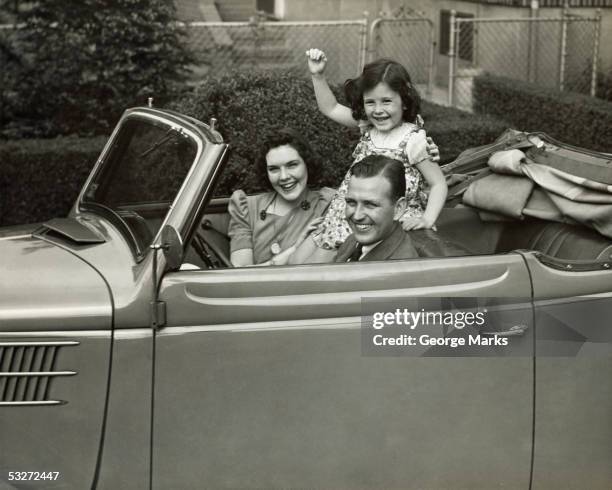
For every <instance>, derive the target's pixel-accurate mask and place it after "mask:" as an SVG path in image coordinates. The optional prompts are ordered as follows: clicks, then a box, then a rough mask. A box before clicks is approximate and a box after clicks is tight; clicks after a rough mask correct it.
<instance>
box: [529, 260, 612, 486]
mask: <svg viewBox="0 0 612 490" xmlns="http://www.w3.org/2000/svg"><path fill="white" fill-rule="evenodd" d="M526 257H527V261H528V264H529V269H530V271H531V275H532V277H533V291H534V298H535V299H534V304H535V313H536V363H535V372H536V387H535V402H536V412H535V428H534V430H535V446H534V476H533V488H534V489H538V490H539V489H553V488H554V489H556V488H589V489H609V488H612V465H611V464H610V461H612V416H611V414H612V389H610V380H611V379H612V326H611V323H610V318H612V270H610V263H609V262H605V261H601V262H593V263H584V262H583V263H571V262H568V261H560V260H551V259H550V258H548V259H547V260H546V259H544V260H542V257H541V256H540V257H539V258H538V256H536V255H534V254H533V253H530V254H527V255H526Z"/></svg>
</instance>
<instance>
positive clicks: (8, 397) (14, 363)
mask: <svg viewBox="0 0 612 490" xmlns="http://www.w3.org/2000/svg"><path fill="white" fill-rule="evenodd" d="M78 344H79V343H78V342H76V341H58V342H0V406H7V405H8V406H11V405H13V406H14V405H19V406H24V405H61V404H64V403H67V402H66V401H63V400H54V399H53V398H52V397H51V385H52V382H53V380H54V379H55V378H57V377H58V376H73V375H75V374H76V371H58V370H56V364H57V358H58V355H59V352H60V351H61V350H62V349H64V348H66V347H69V346H74V345H78Z"/></svg>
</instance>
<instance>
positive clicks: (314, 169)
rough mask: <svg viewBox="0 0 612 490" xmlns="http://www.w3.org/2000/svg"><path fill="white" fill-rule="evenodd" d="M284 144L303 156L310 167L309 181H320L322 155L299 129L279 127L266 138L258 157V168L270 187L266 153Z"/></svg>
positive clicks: (308, 167) (307, 166)
mask: <svg viewBox="0 0 612 490" xmlns="http://www.w3.org/2000/svg"><path fill="white" fill-rule="evenodd" d="M284 145H289V146H291V147H292V148H293V149H294V150H295V151H297V152H298V153H299V155H300V156H301V157H302V160H304V163H305V164H306V168H307V169H308V181H309V182H318V181H319V180H320V175H321V172H322V164H321V157H320V156H319V155H318V153H317V152H316V151H314V150H313V149H312V147H311V146H310V144H309V143H308V142H307V141H306V140H305V139H304V138H303V137H302V136H301V135H300V134H299V133H298V132H297V131H294V130H293V129H289V128H282V129H278V130H276V131H274V132H271V133H269V134H268V135H267V136H266V137H265V138H264V141H263V143H262V145H261V148H260V151H259V156H258V158H257V169H258V170H259V172H258V173H259V175H260V177H261V179H262V181H264V180H265V182H266V185H267V186H268V187H270V182H269V181H268V166H267V164H266V155H267V154H268V152H269V151H270V150H272V149H274V148H278V147H279V146H284Z"/></svg>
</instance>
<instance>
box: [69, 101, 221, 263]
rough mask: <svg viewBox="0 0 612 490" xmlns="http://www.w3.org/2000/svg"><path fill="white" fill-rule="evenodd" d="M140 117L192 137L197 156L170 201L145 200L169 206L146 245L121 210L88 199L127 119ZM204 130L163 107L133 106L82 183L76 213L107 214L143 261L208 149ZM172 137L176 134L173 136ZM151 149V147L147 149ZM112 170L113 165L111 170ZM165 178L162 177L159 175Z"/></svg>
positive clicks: (135, 256) (147, 204) (150, 203)
mask: <svg viewBox="0 0 612 490" xmlns="http://www.w3.org/2000/svg"><path fill="white" fill-rule="evenodd" d="M135 119H136V120H141V121H144V122H146V123H148V124H152V125H154V126H158V127H163V128H166V130H167V131H168V132H170V131H175V132H176V135H177V136H179V135H180V136H182V137H186V138H189V139H190V141H191V142H193V143H195V145H196V147H195V150H196V151H195V156H194V157H193V160H192V162H191V164H190V166H189V170H188V171H187V173H186V175H185V177H184V178H183V181H182V183H181V185H180V187H179V189H178V191H177V192H176V195H175V196H174V198H173V200H172V201H171V202H169V201H168V200H159V201H155V202H148V203H143V205H145V206H155V205H156V204H159V205H165V206H166V207H167V211H166V214H165V215H164V217H163V219H162V222H161V224H160V225H159V227H158V228H157V230H156V231H155V234H154V236H152V238H151V240H147V242H148V243H147V244H145V245H144V246H143V244H142V243H141V240H139V238H138V237H137V233H135V230H133V229H132V228H133V227H132V226H130V224H129V223H128V222H127V221H126V220H125V219H124V217H122V216H121V214H120V213H118V212H117V211H116V210H114V209H112V208H110V207H109V206H107V205H105V204H104V203H100V202H96V201H94V200H89V199H88V198H87V197H86V196H87V193H88V192H90V190H91V187H92V185H93V184H95V183H96V181H97V179H98V178H100V176H101V175H102V174H103V173H104V171H105V170H106V169H107V166H108V165H111V164H113V162H112V161H109V160H112V150H113V148H114V146H115V144H117V143H118V142H119V139H120V138H121V137H122V136H123V133H122V130H123V129H124V128H125V126H126V124H127V123H128V122H131V121H134V120H135ZM200 133H201V131H199V130H198V128H197V127H195V126H194V125H192V124H191V123H189V122H186V121H183V120H181V119H180V118H178V117H176V116H175V115H173V114H167V113H165V112H164V111H160V110H155V109H144V108H137V109H130V110H127V111H126V112H125V113H124V115H123V117H122V118H121V120H120V122H119V124H117V126H116V127H115V130H114V131H113V133H112V135H111V137H110V138H109V140H108V142H107V143H106V145H105V147H104V149H103V150H102V153H101V155H100V157H99V158H98V160H97V162H96V164H95V166H94V169H93V170H92V172H91V173H90V175H89V177H88V179H87V182H86V183H85V185H84V186H83V188H82V190H81V193H80V194H79V197H78V200H77V202H76V204H75V206H74V208H73V213H74V214H75V215H77V216H78V215H80V214H82V213H93V214H96V215H98V216H100V217H103V218H105V219H106V220H107V221H109V222H110V223H112V224H113V225H114V227H115V228H117V229H118V231H119V232H120V233H121V235H122V236H123V237H124V238H125V239H126V242H127V243H128V245H129V247H130V249H131V250H132V254H133V256H134V259H135V261H136V262H141V261H142V260H143V259H144V258H145V257H146V256H147V254H148V253H149V250H150V245H151V244H153V243H156V242H157V241H158V240H159V239H160V236H161V230H162V229H163V227H164V226H165V225H166V224H167V223H168V221H169V219H170V217H171V215H172V211H173V209H174V208H175V206H176V203H177V202H178V201H179V200H180V199H181V198H182V195H183V194H184V192H185V188H186V186H187V182H188V181H189V179H190V178H191V175H192V174H193V172H194V169H195V168H196V167H197V163H198V162H199V161H200V160H201V158H202V155H203V153H204V151H205V148H206V146H207V145H208V144H209V143H208V141H207V138H206V137H205V136H204V135H202V134H200ZM170 139H173V138H170ZM147 151H148V150H147ZM110 171H111V172H112V169H111V170H110ZM160 178H162V177H160Z"/></svg>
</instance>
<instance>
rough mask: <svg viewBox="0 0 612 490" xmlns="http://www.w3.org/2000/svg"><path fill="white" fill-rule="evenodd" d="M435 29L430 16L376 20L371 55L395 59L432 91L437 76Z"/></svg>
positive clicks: (416, 79) (420, 83)
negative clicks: (435, 66)
mask: <svg viewBox="0 0 612 490" xmlns="http://www.w3.org/2000/svg"><path fill="white" fill-rule="evenodd" d="M434 53H435V42H434V29H433V23H432V22H431V21H430V20H429V19H423V18H406V19H376V20H374V21H373V22H372V26H371V28H370V56H369V60H370V61H371V60H374V59H376V58H391V59H394V60H395V61H398V62H399V63H401V64H402V65H404V66H405V67H406V69H407V70H408V73H410V77H411V78H412V81H413V83H415V84H417V85H419V86H420V87H419V88H421V89H422V90H423V89H424V91H425V93H426V94H431V91H432V87H433V76H434Z"/></svg>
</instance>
